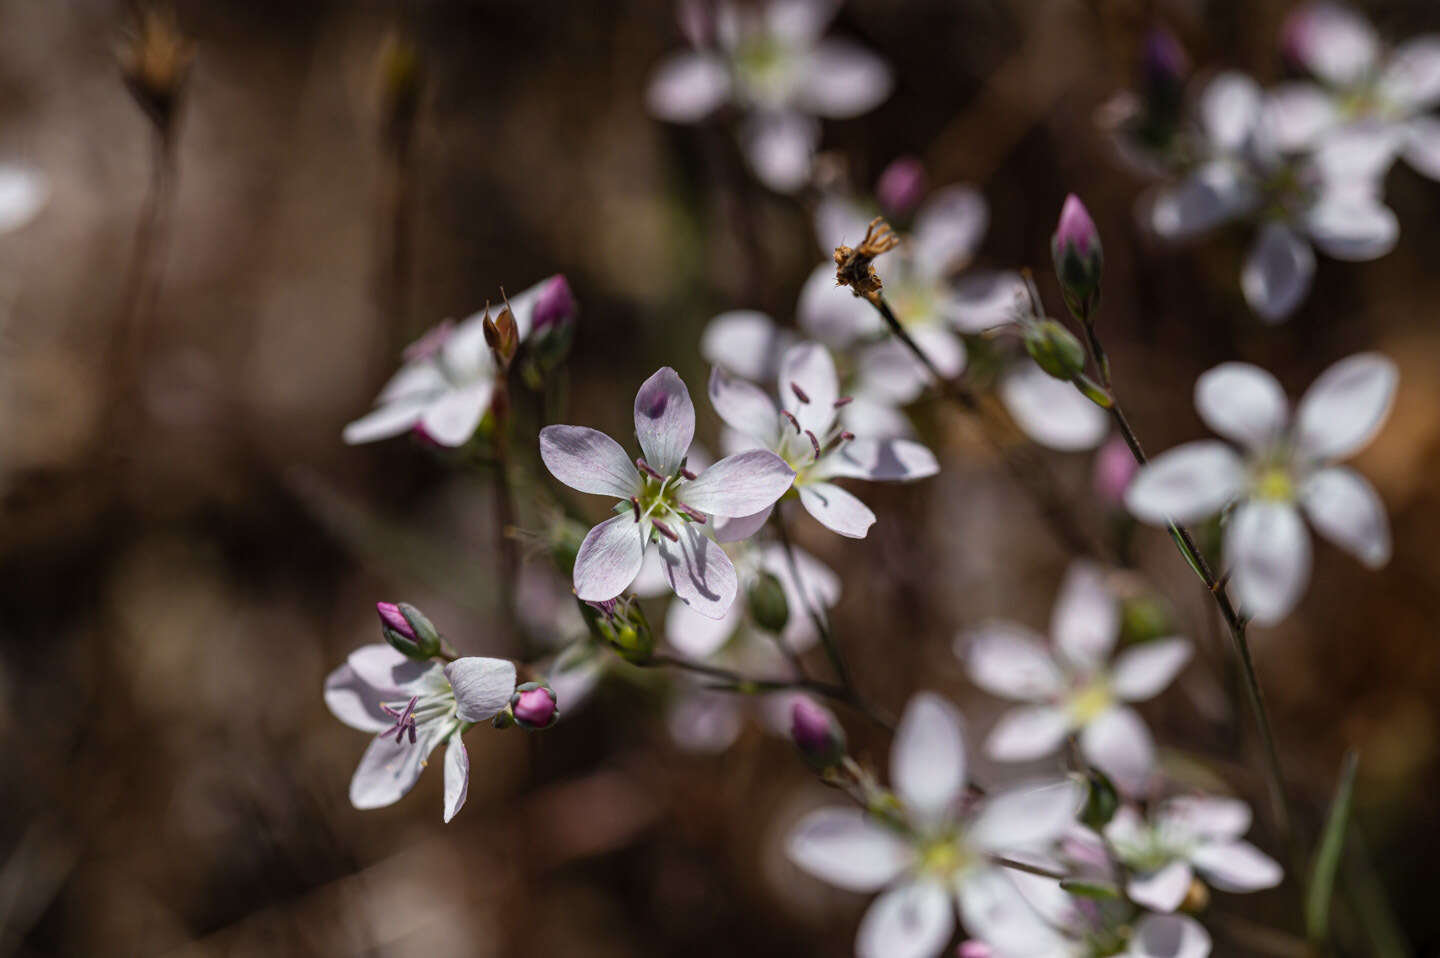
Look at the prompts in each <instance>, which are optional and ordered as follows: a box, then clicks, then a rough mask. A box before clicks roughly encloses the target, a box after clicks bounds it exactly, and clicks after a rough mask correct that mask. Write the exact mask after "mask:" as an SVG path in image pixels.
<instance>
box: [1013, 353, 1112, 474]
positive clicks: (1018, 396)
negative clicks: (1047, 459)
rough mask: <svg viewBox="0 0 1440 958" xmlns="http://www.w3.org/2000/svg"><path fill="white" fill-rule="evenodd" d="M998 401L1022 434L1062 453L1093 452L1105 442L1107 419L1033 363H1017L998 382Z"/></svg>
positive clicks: (1075, 390)
mask: <svg viewBox="0 0 1440 958" xmlns="http://www.w3.org/2000/svg"><path fill="white" fill-rule="evenodd" d="M999 392H1000V401H1001V402H1002V403H1004V404H1005V410H1006V411H1007V412H1008V413H1010V416H1011V418H1012V419H1014V420H1015V424H1016V425H1017V426H1019V427H1020V429H1021V431H1022V432H1024V433H1025V435H1027V436H1029V437H1030V438H1031V439H1033V440H1035V441H1036V442H1038V443H1039V444H1040V445H1042V446H1045V447H1046V448H1049V449H1057V450H1059V451H1061V452H1079V451H1081V450H1084V449H1093V448H1095V447H1096V446H1098V445H1100V443H1101V442H1103V441H1104V440H1105V436H1106V435H1107V433H1108V432H1109V429H1110V418H1109V417H1108V416H1107V415H1106V414H1105V411H1104V410H1103V409H1101V408H1100V407H1099V406H1096V405H1095V404H1094V403H1092V402H1091V401H1090V400H1088V399H1086V398H1085V397H1084V396H1082V395H1080V392H1079V391H1078V390H1077V389H1076V388H1075V387H1074V386H1072V385H1071V384H1070V383H1067V382H1062V381H1060V380H1058V379H1056V378H1055V377H1053V376H1051V375H1049V374H1048V373H1046V372H1045V371H1044V370H1043V369H1041V368H1040V367H1039V366H1037V365H1035V364H1034V363H1032V362H1023V361H1022V362H1020V363H1017V364H1016V365H1015V366H1013V367H1012V368H1011V369H1010V371H1009V372H1007V373H1006V374H1005V375H1004V377H1003V378H1002V379H1001V380H1000V389H999Z"/></svg>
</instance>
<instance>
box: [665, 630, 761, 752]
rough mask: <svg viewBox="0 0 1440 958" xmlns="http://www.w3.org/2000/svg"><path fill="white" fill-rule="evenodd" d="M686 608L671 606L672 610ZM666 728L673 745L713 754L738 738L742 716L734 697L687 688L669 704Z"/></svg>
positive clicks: (722, 693) (723, 749) (721, 750)
mask: <svg viewBox="0 0 1440 958" xmlns="http://www.w3.org/2000/svg"><path fill="white" fill-rule="evenodd" d="M674 607H678V608H681V609H684V608H686V606H684V605H681V604H680V603H679V602H675V603H672V608H674ZM665 727H666V728H667V729H668V730H669V732H670V738H671V739H673V740H674V742H675V744H676V745H678V746H680V747H681V748H682V749H684V750H685V751H687V752H699V753H702V754H710V755H715V754H718V753H720V752H723V751H725V750H726V749H727V748H729V747H730V746H731V745H734V744H735V740H736V739H737V738H739V737H740V732H741V729H742V728H743V727H744V716H743V715H742V714H741V711H740V702H739V701H737V699H736V697H735V696H734V695H730V694H728V693H724V692H709V691H706V690H704V689H689V690H687V691H685V692H684V693H683V694H680V695H678V696H677V697H676V698H675V700H674V701H672V702H671V703H670V709H669V711H668V712H667V713H666V716H665Z"/></svg>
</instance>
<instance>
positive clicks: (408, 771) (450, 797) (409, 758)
mask: <svg viewBox="0 0 1440 958" xmlns="http://www.w3.org/2000/svg"><path fill="white" fill-rule="evenodd" d="M514 692H515V665H514V663H512V662H508V661H506V660H505V659H491V658H481V657H476V656H466V657H464V658H460V659H456V660H455V661H453V662H449V663H447V664H444V665H441V664H440V663H439V662H425V661H416V660H414V659H409V658H406V657H405V656H404V655H402V654H401V653H399V652H397V651H396V650H395V649H392V648H391V647H390V646H388V645H380V644H376V645H366V646H361V647H360V648H358V649H356V650H355V651H354V652H352V653H350V657H349V658H348V659H346V660H345V664H344V665H342V666H340V667H339V668H338V669H336V670H335V671H333V672H331V673H330V675H329V677H327V678H326V679H325V704H326V705H327V706H329V708H330V711H331V712H332V713H333V714H334V715H335V717H336V718H338V719H339V720H340V721H342V722H344V723H345V724H346V725H348V726H350V727H351V728H356V729H359V730H360V731H362V732H375V733H378V734H377V735H376V736H375V739H374V741H372V742H371V743H370V747H369V748H367V749H366V750H365V755H364V756H363V757H362V758H361V759H360V765H359V767H358V768H356V769H355V776H354V777H353V778H352V779H351V780H350V804H352V805H354V806H355V807H356V808H360V809H369V808H383V807H384V806H386V805H393V804H394V803H395V802H397V801H399V800H400V798H401V797H402V796H404V795H405V793H406V792H408V791H410V789H411V787H413V786H414V784H415V782H416V781H417V780H418V779H419V778H420V772H421V770H422V769H424V768H425V765H426V762H427V761H428V760H429V758H430V753H431V752H433V751H435V748H436V746H438V745H440V744H441V743H444V744H445V746H446V748H445V821H447V822H448V821H450V820H451V819H452V818H454V817H455V814H456V813H457V812H459V811H460V808H461V806H462V805H464V804H465V795H466V792H467V790H468V789H469V786H470V757H469V755H468V754H466V752H465V743H464V742H463V741H461V736H462V735H463V734H464V733H465V731H466V730H467V729H469V728H470V727H471V726H472V725H474V724H475V723H477V722H484V721H487V720H488V719H491V718H494V716H495V715H496V714H498V713H499V712H501V711H502V710H504V709H505V708H506V707H507V706H509V704H510V697H511V695H513V694H514Z"/></svg>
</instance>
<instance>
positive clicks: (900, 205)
mask: <svg viewBox="0 0 1440 958" xmlns="http://www.w3.org/2000/svg"><path fill="white" fill-rule="evenodd" d="M925 185H926V184H925V165H924V164H923V163H921V162H920V159H919V158H918V157H914V156H902V157H900V158H898V159H896V160H892V161H891V163H890V165H889V166H887V167H885V170H884V172H882V173H881V174H880V179H879V180H878V181H877V182H876V184H875V198H876V199H878V200H879V201H880V208H881V209H883V210H884V211H885V213H886V215H887V216H905V215H907V214H909V213H910V211H911V210H913V209H915V207H917V206H919V205H920V199H921V198H922V197H923V196H924V195H925Z"/></svg>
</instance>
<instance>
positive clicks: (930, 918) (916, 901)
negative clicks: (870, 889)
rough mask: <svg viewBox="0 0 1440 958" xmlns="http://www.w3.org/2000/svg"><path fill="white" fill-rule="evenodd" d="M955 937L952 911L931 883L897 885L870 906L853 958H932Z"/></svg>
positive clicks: (936, 885)
mask: <svg viewBox="0 0 1440 958" xmlns="http://www.w3.org/2000/svg"><path fill="white" fill-rule="evenodd" d="M954 933H955V909H954V908H953V907H952V906H951V904H950V896H949V894H947V892H946V890H945V886H944V885H942V884H941V883H940V882H938V881H934V880H914V881H907V882H905V883H904V884H901V885H897V886H895V887H894V888H892V889H890V890H889V891H887V892H885V893H884V894H883V895H881V896H880V897H879V898H877V899H875V901H874V902H873V903H871V905H870V908H869V909H868V910H867V911H866V912H865V917H864V918H863V919H861V921H860V930H859V931H858V932H856V935H855V954H856V956H857V958H935V956H936V955H938V954H940V953H941V952H942V951H943V950H944V948H945V945H946V944H947V943H948V942H949V941H950V936H951V935H952V934H954Z"/></svg>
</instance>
